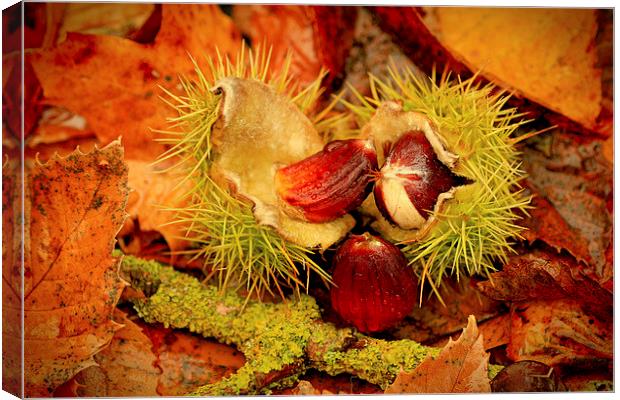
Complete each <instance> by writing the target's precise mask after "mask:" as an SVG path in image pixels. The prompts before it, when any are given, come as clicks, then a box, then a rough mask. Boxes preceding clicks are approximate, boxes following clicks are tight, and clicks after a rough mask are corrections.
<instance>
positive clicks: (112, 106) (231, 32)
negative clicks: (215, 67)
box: [31, 4, 240, 160]
mask: <svg viewBox="0 0 620 400" xmlns="http://www.w3.org/2000/svg"><path fill="white" fill-rule="evenodd" d="M216 45H217V47H218V48H219V50H220V52H221V53H222V54H224V55H225V54H232V53H236V51H237V50H238V48H239V46H240V34H239V33H238V32H237V31H236V29H235V27H234V26H233V25H232V22H231V21H230V19H229V18H228V17H227V16H226V15H224V14H223V13H222V12H221V11H220V10H219V8H218V6H216V5H213V4H188V5H182V4H165V5H163V6H162V21H161V27H160V29H159V33H158V34H157V36H156V38H155V41H154V42H153V43H147V44H141V43H137V42H134V41H132V40H130V39H126V38H121V37H115V36H105V35H86V34H78V33H69V34H67V39H66V40H65V41H64V42H63V43H61V44H60V45H58V46H57V47H55V48H54V49H51V50H46V51H40V52H36V53H35V54H33V55H32V57H31V62H32V65H33V68H34V71H35V74H36V76H37V77H38V79H39V81H40V82H41V86H42V87H43V94H44V96H45V99H46V103H48V104H53V105H57V106H63V107H66V108H67V109H69V110H71V111H72V112H74V113H76V114H79V115H82V116H83V117H85V118H86V120H87V122H88V125H89V126H90V127H91V128H92V130H93V131H94V132H95V134H96V135H97V138H98V139H99V141H100V142H101V143H104V144H106V143H109V142H110V141H112V140H114V139H115V138H117V137H118V136H119V135H123V142H124V145H125V148H126V154H127V156H128V158H133V159H149V160H152V159H153V158H154V157H156V156H157V155H159V154H161V153H163V151H164V150H165V147H164V145H162V144H160V143H158V142H155V141H153V138H154V135H155V134H154V133H153V132H152V130H168V129H169V124H168V122H167V118H168V117H174V116H175V114H174V110H173V109H172V108H171V107H170V106H168V105H167V104H166V103H165V102H164V101H162V100H161V99H160V98H159V95H160V94H162V92H161V90H160V87H163V88H165V89H166V90H168V91H170V92H171V93H177V94H178V93H179V90H180V85H179V79H178V75H179V74H181V75H185V76H188V77H192V76H195V72H194V65H193V64H192V61H191V59H190V57H189V55H188V53H189V54H191V55H192V56H193V57H194V58H195V59H196V61H197V62H198V64H199V65H206V57H207V56H208V55H211V56H214V55H215V46H216Z"/></svg>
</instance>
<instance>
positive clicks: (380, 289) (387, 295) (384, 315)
mask: <svg viewBox="0 0 620 400" xmlns="http://www.w3.org/2000/svg"><path fill="white" fill-rule="evenodd" d="M333 265H334V272H333V281H334V285H335V286H333V287H332V289H331V293H330V295H331V301H332V306H333V307H334V310H335V311H336V312H337V313H338V314H339V315H340V317H342V319H344V320H345V321H347V322H348V323H351V324H353V325H354V326H355V327H356V328H357V329H359V330H360V331H361V332H377V331H382V330H385V329H388V328H391V327H393V326H395V325H396V324H397V323H398V322H400V321H402V320H403V319H404V318H405V317H406V316H407V315H408V314H409V313H410V312H411V310H413V306H414V304H415V301H416V294H417V290H416V286H417V280H416V277H415V275H414V274H413V270H412V269H411V267H409V266H408V265H407V260H406V259H405V256H404V255H403V253H402V252H401V251H400V250H399V249H398V247H396V246H394V245H393V244H391V243H390V242H387V241H385V240H383V239H381V238H379V237H376V236H372V235H370V234H368V233H365V234H363V235H360V236H351V237H350V238H349V239H348V240H347V241H346V242H344V243H343V244H342V246H340V248H339V249H338V251H337V252H336V255H335V257H334V261H333Z"/></svg>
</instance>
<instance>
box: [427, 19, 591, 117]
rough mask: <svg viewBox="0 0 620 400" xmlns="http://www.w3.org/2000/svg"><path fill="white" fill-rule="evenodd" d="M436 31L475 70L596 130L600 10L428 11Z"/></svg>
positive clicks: (444, 42)
mask: <svg viewBox="0 0 620 400" xmlns="http://www.w3.org/2000/svg"><path fill="white" fill-rule="evenodd" d="M429 11H430V14H429V17H428V18H431V17H430V15H432V16H433V18H434V19H435V21H436V24H429V26H430V27H433V26H434V29H432V30H433V33H434V34H435V35H436V36H437V37H438V38H440V41H441V43H442V44H443V45H444V46H445V47H446V48H447V49H449V50H450V51H451V52H452V53H453V54H455V55H456V56H457V58H459V59H460V60H461V61H463V62H464V63H465V64H466V65H467V66H469V67H470V68H471V69H472V70H473V71H478V70H481V71H482V75H484V76H485V77H486V78H488V79H489V80H491V81H492V82H495V83H497V84H499V85H500V86H502V87H504V88H506V89H508V90H515V91H516V92H517V93H518V94H520V95H523V96H525V97H527V98H529V99H532V100H534V101H536V102H537V103H539V104H542V105H543V106H545V107H548V108H550V109H551V110H553V111H556V112H558V113H560V114H563V115H565V116H567V117H568V118H570V119H572V120H574V121H576V122H578V123H580V124H582V125H583V126H585V127H586V128H589V129H594V128H595V127H596V125H597V118H598V117H599V114H600V113H601V111H602V104H601V103H602V96H603V95H602V84H601V69H600V68H599V67H598V65H597V64H598V56H597V53H596V48H595V46H594V45H593V44H594V39H595V37H596V34H597V21H596V10H591V9H590V10H588V9H581V10H578V9H551V8H538V9H537V8H520V9H519V8H482V7H480V8H476V7H470V8H464V7H439V8H433V9H429Z"/></svg>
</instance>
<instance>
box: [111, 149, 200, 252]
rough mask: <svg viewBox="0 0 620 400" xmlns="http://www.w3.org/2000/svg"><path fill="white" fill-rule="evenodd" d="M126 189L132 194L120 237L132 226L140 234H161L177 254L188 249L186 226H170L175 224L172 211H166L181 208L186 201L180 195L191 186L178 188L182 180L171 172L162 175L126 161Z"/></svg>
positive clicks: (177, 224)
mask: <svg viewBox="0 0 620 400" xmlns="http://www.w3.org/2000/svg"><path fill="white" fill-rule="evenodd" d="M127 165H128V167H129V187H130V189H132V192H131V193H130V194H129V200H128V202H127V212H128V213H129V215H130V218H131V219H129V220H127V221H126V222H125V226H124V227H123V229H122V230H121V232H120V233H119V234H120V235H122V234H125V233H128V232H131V231H132V227H133V225H134V224H138V226H139V229H140V230H141V231H157V232H160V233H161V234H162V236H163V237H164V239H165V240H166V243H168V246H169V247H170V250H172V251H175V250H180V249H182V248H183V247H186V246H187V245H188V241H187V240H184V239H183V236H184V235H185V229H186V228H187V225H184V224H181V223H174V224H171V222H173V221H174V220H175V218H174V216H175V213H174V211H171V210H169V208H176V207H182V206H183V204H185V199H183V198H182V194H183V193H188V192H189V190H190V189H191V188H190V187H189V185H190V182H189V181H186V183H185V184H184V185H182V186H178V184H179V182H181V180H182V176H179V175H178V173H175V172H174V171H173V170H165V171H163V170H162V169H161V168H156V167H154V166H152V165H151V164H150V163H147V162H144V161H135V160H128V161H127Z"/></svg>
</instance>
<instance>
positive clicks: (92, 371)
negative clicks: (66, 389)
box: [76, 309, 161, 397]
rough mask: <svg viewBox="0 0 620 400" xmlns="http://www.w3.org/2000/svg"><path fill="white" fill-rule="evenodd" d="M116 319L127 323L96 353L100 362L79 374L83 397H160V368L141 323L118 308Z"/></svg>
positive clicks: (115, 314)
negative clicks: (158, 389) (158, 386)
mask: <svg viewBox="0 0 620 400" xmlns="http://www.w3.org/2000/svg"><path fill="white" fill-rule="evenodd" d="M114 319H115V321H116V322H118V323H121V324H123V325H124V326H123V327H122V328H121V329H119V330H118V331H116V333H115V334H114V337H113V338H112V341H111V342H110V345H109V346H108V347H106V348H105V349H103V350H102V351H100V352H99V353H97V354H96V355H95V361H96V362H97V364H98V365H95V366H92V367H89V368H87V369H85V370H83V371H80V373H79V374H78V375H77V376H76V381H77V383H78V384H79V386H78V388H77V395H79V396H80V397H127V396H139V397H148V396H157V395H158V393H157V382H158V379H159V376H160V375H161V371H160V370H159V369H158V368H156V367H155V362H156V361H157V357H155V354H153V351H152V347H153V344H152V343H151V340H150V339H149V337H148V336H146V335H145V334H144V333H143V332H142V328H140V326H139V325H137V324H135V323H134V322H132V321H131V320H130V319H129V318H127V315H126V314H125V313H123V312H122V311H120V310H118V309H116V310H115V311H114Z"/></svg>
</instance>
